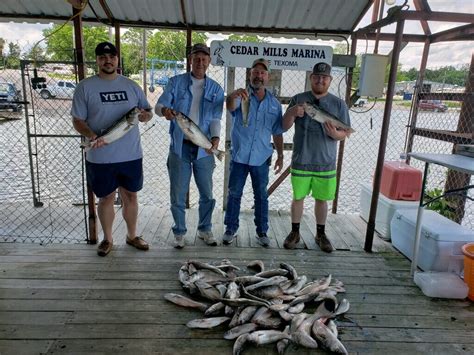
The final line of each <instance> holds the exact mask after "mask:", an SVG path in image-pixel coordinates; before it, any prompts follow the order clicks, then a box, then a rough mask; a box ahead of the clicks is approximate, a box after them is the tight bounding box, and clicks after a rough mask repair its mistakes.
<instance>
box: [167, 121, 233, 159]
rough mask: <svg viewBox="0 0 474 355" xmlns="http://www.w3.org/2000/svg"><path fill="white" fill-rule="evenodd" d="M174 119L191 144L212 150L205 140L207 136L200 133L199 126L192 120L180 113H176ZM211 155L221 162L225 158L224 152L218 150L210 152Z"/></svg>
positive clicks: (208, 141)
mask: <svg viewBox="0 0 474 355" xmlns="http://www.w3.org/2000/svg"><path fill="white" fill-rule="evenodd" d="M175 117H176V123H177V124H178V126H179V128H181V130H182V131H183V133H184V135H185V136H186V138H187V139H189V140H190V141H191V142H193V143H194V144H196V145H197V146H198V147H201V148H204V149H211V148H212V143H211V141H210V140H209V138H207V136H206V135H205V134H204V133H202V131H201V129H200V128H199V126H198V125H197V124H196V123H194V121H193V120H192V119H190V118H189V117H188V116H186V115H185V114H184V113H182V112H177V114H176V116H175ZM212 153H213V154H214V155H215V156H216V157H217V159H219V160H221V161H222V159H223V158H224V156H225V152H223V151H222V150H218V149H214V150H212Z"/></svg>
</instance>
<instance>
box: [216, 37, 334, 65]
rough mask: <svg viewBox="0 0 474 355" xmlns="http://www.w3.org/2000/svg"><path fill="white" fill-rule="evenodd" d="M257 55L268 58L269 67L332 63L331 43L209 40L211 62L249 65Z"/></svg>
mask: <svg viewBox="0 0 474 355" xmlns="http://www.w3.org/2000/svg"><path fill="white" fill-rule="evenodd" d="M257 58H265V59H267V60H268V61H269V62H270V69H282V70H300V71H310V70H312V69H313V66H314V65H315V64H316V63H319V62H324V63H328V64H331V63H332V47H331V46H308V45H291V44H276V43H253V42H236V41H212V42H211V63H212V64H213V65H220V66H224V67H243V68H250V67H251V66H252V63H253V61H254V60H255V59H257Z"/></svg>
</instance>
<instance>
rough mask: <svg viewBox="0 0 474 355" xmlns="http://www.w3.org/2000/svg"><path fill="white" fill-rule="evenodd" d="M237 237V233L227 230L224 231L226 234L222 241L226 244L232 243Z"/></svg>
mask: <svg viewBox="0 0 474 355" xmlns="http://www.w3.org/2000/svg"><path fill="white" fill-rule="evenodd" d="M236 237H237V235H236V234H235V233H233V232H231V231H226V232H225V233H224V236H223V237H222V243H224V244H230V243H232V242H233V241H234V239H235V238H236Z"/></svg>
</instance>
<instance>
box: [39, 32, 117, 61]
mask: <svg viewBox="0 0 474 355" xmlns="http://www.w3.org/2000/svg"><path fill="white" fill-rule="evenodd" d="M60 27H61V25H53V27H51V28H47V29H45V30H43V35H44V36H45V41H46V56H47V58H48V59H50V60H58V61H73V60H74V47H75V46H74V43H73V27H72V26H71V25H66V26H64V27H63V28H61V29H59V28H60ZM83 37H84V51H85V58H86V61H95V53H94V50H95V47H96V45H97V43H99V42H103V41H108V40H109V35H108V30H107V27H105V26H96V27H89V26H87V27H86V26H84V27H83Z"/></svg>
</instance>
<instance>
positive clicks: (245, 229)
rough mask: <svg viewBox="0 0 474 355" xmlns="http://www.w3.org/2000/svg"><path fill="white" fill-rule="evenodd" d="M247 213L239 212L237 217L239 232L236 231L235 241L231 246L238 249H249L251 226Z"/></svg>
mask: <svg viewBox="0 0 474 355" xmlns="http://www.w3.org/2000/svg"><path fill="white" fill-rule="evenodd" d="M248 218H249V213H248V212H247V211H240V215H239V230H238V231H237V239H236V240H235V241H234V243H233V244H235V246H238V247H244V248H248V247H250V236H249V235H250V228H251V225H253V222H252V224H250V223H248Z"/></svg>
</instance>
